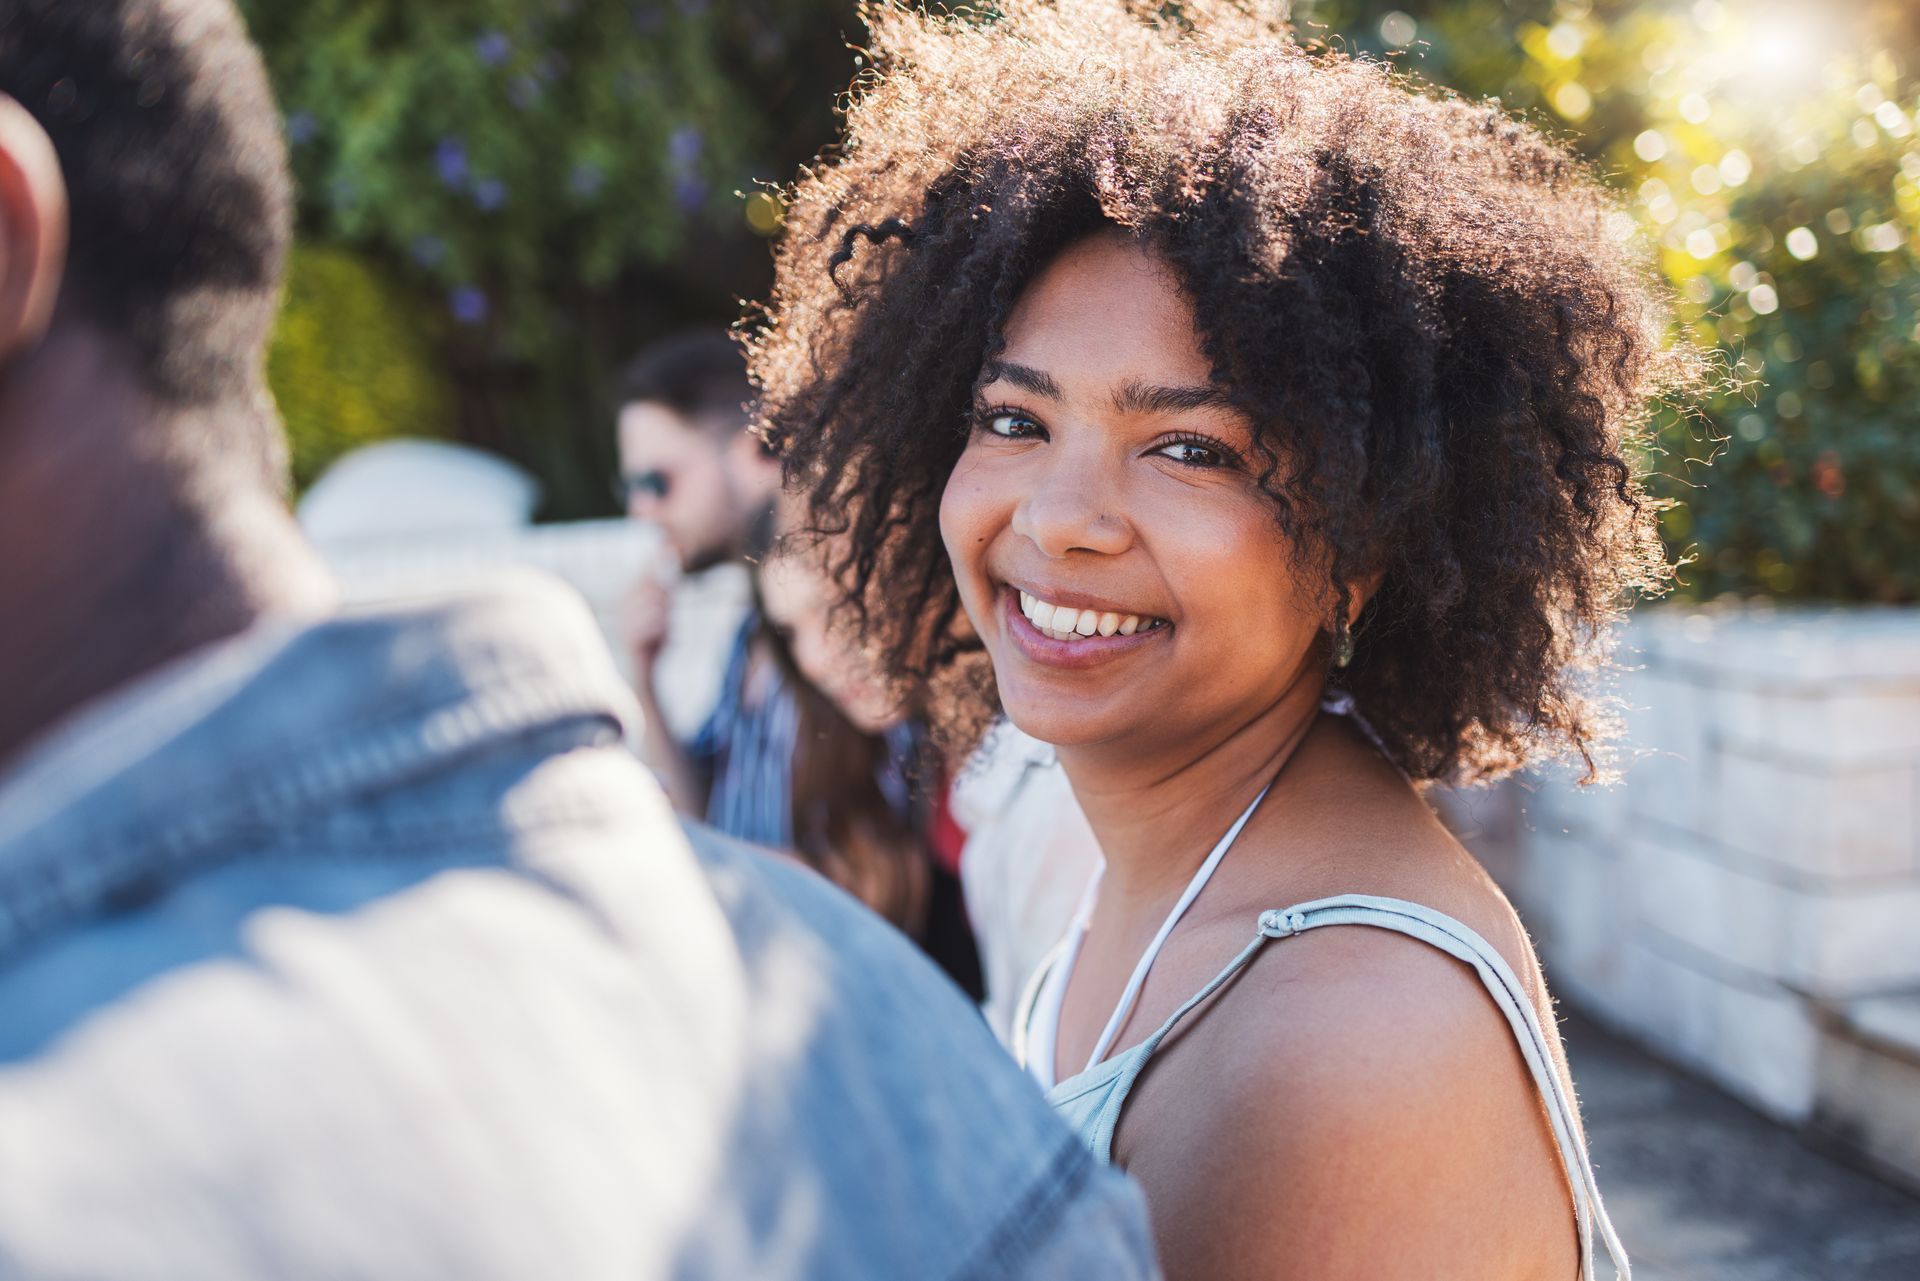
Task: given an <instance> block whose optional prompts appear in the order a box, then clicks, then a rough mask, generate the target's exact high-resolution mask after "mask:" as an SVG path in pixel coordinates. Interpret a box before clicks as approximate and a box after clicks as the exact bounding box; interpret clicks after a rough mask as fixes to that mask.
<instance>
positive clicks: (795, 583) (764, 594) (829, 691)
mask: <svg viewBox="0 0 1920 1281" xmlns="http://www.w3.org/2000/svg"><path fill="white" fill-rule="evenodd" d="M760 598H761V604H762V605H763V606H764V608H765V610H766V615H767V621H768V622H769V623H771V624H772V625H773V626H774V627H776V628H778V629H779V630H780V631H781V633H782V634H783V635H784V636H785V637H786V641H787V650H788V652H789V653H790V654H792V655H793V665H794V666H795V667H798V668H799V669H800V672H801V674H802V675H804V676H805V677H806V678H807V679H808V680H809V681H812V682H813V685H814V688H816V689H818V690H819V691H820V692H821V693H823V694H825V695H826V696H827V697H828V698H830V699H832V700H833V703H834V705H835V706H836V707H838V708H839V709H840V712H841V714H842V715H844V716H845V717H846V718H847V719H848V720H849V721H851V722H853V724H854V727H855V728H857V729H859V730H862V731H864V732H865V733H868V734H879V733H882V732H884V731H885V730H887V729H889V728H891V727H892V726H893V725H895V724H897V723H899V721H900V720H901V718H902V716H903V715H904V713H903V711H902V709H901V707H900V705H899V703H898V701H897V700H896V699H895V698H894V696H893V694H892V692H891V691H890V690H889V689H888V687H887V685H886V683H885V682H884V681H882V680H880V679H879V677H878V676H877V674H876V673H875V672H874V670H873V667H872V665H871V664H870V663H868V662H867V661H866V660H865V658H864V657H863V656H862V655H861V654H860V651H859V649H858V647H857V645H856V644H855V643H854V641H853V638H852V637H850V636H849V635H848V634H847V631H846V629H845V628H841V627H836V626H835V625H834V620H833V614H832V596H831V593H830V591H829V583H828V579H827V576H826V574H825V573H824V572H823V570H822V569H821V567H820V566H819V565H817V564H815V563H814V562H813V561H812V560H811V559H809V557H808V556H807V555H806V554H804V553H801V554H793V555H785V556H775V557H773V558H771V559H770V560H768V561H767V562H766V564H764V565H763V566H762V567H761V570H760Z"/></svg>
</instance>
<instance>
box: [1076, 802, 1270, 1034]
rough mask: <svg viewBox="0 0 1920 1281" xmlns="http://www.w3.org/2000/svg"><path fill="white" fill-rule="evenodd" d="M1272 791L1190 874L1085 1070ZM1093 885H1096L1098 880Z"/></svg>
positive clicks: (1248, 810) (1245, 813) (1243, 814)
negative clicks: (1241, 831) (1222, 860)
mask: <svg viewBox="0 0 1920 1281" xmlns="http://www.w3.org/2000/svg"><path fill="white" fill-rule="evenodd" d="M1276 777H1277V776H1276ZM1272 790H1273V781H1272V780H1268V782H1267V785H1266V786H1265V787H1263V788H1261V789H1260V795H1258V796H1256V797H1254V798H1253V803H1252V804H1251V805H1248V806H1247V808H1246V809H1244V810H1242V811H1241V813H1240V817H1239V818H1237V819H1235V820H1234V822H1233V826H1232V827H1229V828H1228V829H1227V834H1226V835H1225V836H1222V837H1221V838H1220V841H1219V843H1218V844H1216V845H1215V846H1214V847H1213V852H1212V853H1211V854H1208V855H1207V858H1206V861H1205V862H1204V863H1202V864H1200V870H1199V871H1197V872H1195V873H1194V874H1193V879H1192V880H1191V881H1188V882H1187V890H1186V893H1184V894H1182V895H1181V896H1180V901H1179V902H1177V903H1175V904H1174V905H1173V911H1172V912H1170V913H1168V915H1167V919H1166V920H1165V921H1164V922H1163V923H1162V924H1161V926H1160V932H1159V933H1158V934H1155V935H1154V936H1153V942H1151V943H1149V944H1147V950H1146V951H1144V952H1142V953H1141V954H1140V962H1139V964H1137V965H1135V966H1134V967H1133V976H1132V977H1131V978H1129V979H1128V980H1127V986H1126V989H1125V990H1124V991H1122V992H1121V993H1120V1004H1119V1005H1117V1006H1115V1007H1114V1011H1113V1017H1112V1018H1110V1019H1108V1020H1107V1027H1106V1030H1105V1031H1104V1032H1102V1033H1101V1034H1100V1039H1099V1040H1098V1041H1096V1042H1095V1043H1094V1046H1093V1053H1092V1054H1090V1055H1088V1056H1087V1067H1088V1068H1091V1067H1092V1066H1093V1065H1094V1064H1096V1063H1098V1062H1100V1060H1101V1059H1103V1058H1105V1057H1106V1053H1107V1050H1108V1048H1109V1047H1111V1046H1112V1045H1113V1042H1114V1038H1116V1037H1118V1036H1119V1035H1120V1029H1121V1028H1122V1027H1123V1026H1124V1025H1125V1024H1126V1021H1127V1019H1128V1017H1129V1016H1131V1015H1132V1013H1133V1007H1134V1006H1135V1005H1136V1004H1138V1003H1139V1000H1140V989H1141V988H1143V987H1145V986H1146V982H1147V971H1148V970H1150V969H1152V968H1153V962H1154V960H1155V959H1156V958H1157V957H1158V956H1159V955H1160V949H1161V947H1162V946H1163V945H1165V943H1166V941H1167V937H1168V936H1169V935H1171V934H1172V933H1173V927H1174V926H1175V925H1178V924H1179V923H1180V918H1181V917H1182V916H1185V915H1186V912H1187V909H1188V908H1189V907H1191V906H1193V901H1194V900H1195V899H1197V898H1199V897H1200V891H1201V890H1203V889H1205V888H1206V887H1207V882H1208V881H1209V880H1211V879H1213V870H1214V869H1215V868H1217V867H1219V866H1220V860H1221V859H1223V858H1225V857H1226V856H1227V850H1228V849H1229V848H1230V847H1231V846H1232V845H1233V842H1234V838H1235V837H1237V836H1239V835H1240V829H1241V828H1243V827H1245V826H1246V825H1247V820H1248V819H1250V818H1252V817H1253V812H1254V811H1255V810H1257V809H1259V808H1260V802H1261V801H1264V800H1266V799H1267V793H1268V792H1270V791H1272ZM1095 875H1096V877H1097V876H1098V873H1097V872H1096V873H1095ZM1095 884H1098V881H1097V880H1096V882H1095ZM1082 1070H1083V1071H1084V1070H1085V1069H1082Z"/></svg>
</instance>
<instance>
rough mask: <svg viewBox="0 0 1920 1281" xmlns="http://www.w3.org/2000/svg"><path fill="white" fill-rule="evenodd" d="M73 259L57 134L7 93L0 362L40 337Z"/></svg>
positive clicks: (2, 115)
mask: <svg viewBox="0 0 1920 1281" xmlns="http://www.w3.org/2000/svg"><path fill="white" fill-rule="evenodd" d="M66 263H67V184H66V181H65V180H64V179H63V178H62V177H61V176H60V160H59V158H58V157H57V156H56V155H55V154H54V150H53V140H52V139H50V138H48V137H47V133H46V130H44V129H42V128H41V127H40V122H39V121H37V120H35V119H34V118H33V117H32V116H31V115H29V114H28V113H27V109H26V108H25V107H22V106H21V105H20V104H19V103H17V102H15V101H14V100H13V99H12V98H9V97H7V96H6V95H5V94H0V363H4V362H6V361H9V360H11V359H13V358H14V357H15V356H17V355H19V354H20V353H21V352H23V351H25V350H26V349H28V348H29V347H32V346H33V345H34V344H36V343H38V342H39V341H40V339H41V338H43V337H44V336H45V335H46V332H47V326H48V325H49V324H50V323H51V322H52V320H53V304H54V300H55V299H56V298H57V297H59V294H60V278H61V275H62V274H63V273H64V271H65V270H66Z"/></svg>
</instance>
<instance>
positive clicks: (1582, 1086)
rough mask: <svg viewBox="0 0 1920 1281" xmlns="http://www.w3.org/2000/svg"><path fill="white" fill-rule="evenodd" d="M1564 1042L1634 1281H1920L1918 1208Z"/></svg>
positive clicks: (1754, 1118)
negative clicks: (1624, 1243)
mask: <svg viewBox="0 0 1920 1281" xmlns="http://www.w3.org/2000/svg"><path fill="white" fill-rule="evenodd" d="M1565 1032H1566V1036H1567V1049H1568V1054H1569V1056H1570V1058H1571V1060H1572V1063H1573V1075H1574V1080H1575V1082H1576V1083H1577V1085H1578V1088H1579V1091H1580V1098H1581V1104H1582V1110H1583V1112H1584V1115H1585V1117H1586V1122H1587V1132H1588V1134H1589V1135H1591V1136H1592V1142H1593V1157H1594V1165H1595V1166H1596V1168H1597V1171H1598V1174H1599V1177H1600V1189H1601V1192H1602V1193H1603V1194H1604V1195H1605V1196H1606V1198H1607V1208H1608V1209H1609V1210H1611V1211H1612V1213H1613V1219H1614V1224H1615V1226H1617V1227H1618V1228H1619V1229H1620V1235H1621V1238H1622V1239H1623V1240H1624V1241H1625V1242H1626V1245H1627V1250H1628V1252H1629V1254H1630V1255H1631V1256H1632V1259H1633V1275H1634V1281H1920V1199H1916V1198H1915V1197H1913V1196H1910V1195H1908V1194H1907V1193H1904V1192H1901V1191H1898V1190H1896V1189H1894V1188H1892V1187H1889V1186H1888V1185H1887V1184H1885V1183H1881V1182H1879V1181H1877V1180H1875V1179H1873V1178H1871V1177H1869V1176H1868V1175H1865V1174H1861V1173H1859V1172H1857V1171H1855V1170H1853V1169H1850V1168H1848V1167H1847V1166H1844V1165H1841V1164H1839V1163H1838V1162H1836V1161H1834V1160H1832V1159H1831V1158H1829V1157H1827V1156H1824V1155H1822V1154H1821V1153H1819V1152H1817V1151H1814V1150H1813V1149H1812V1148H1810V1147H1808V1146H1807V1145H1806V1144H1805V1143H1803V1142H1802V1141H1801V1140H1800V1139H1799V1138H1798V1137H1797V1136H1795V1135H1794V1134H1792V1133H1790V1132H1788V1131H1786V1130H1783V1129H1781V1128H1780V1127H1778V1126H1776V1125H1773V1124H1772V1123H1771V1122H1768V1121H1766V1120H1765V1119H1763V1118H1761V1117H1760V1116H1759V1115H1758V1114H1757V1113H1754V1112H1751V1111H1749V1110H1747V1109H1746V1108H1744V1107H1742V1106H1741V1105H1740V1104H1738V1103H1735V1102H1733V1101H1732V1100H1731V1099H1729V1098H1728V1097H1727V1096H1725V1095H1724V1094H1721V1093H1720V1092H1718V1091H1717V1090H1715V1089H1713V1088H1712V1087H1710V1086H1708V1085H1705V1084H1702V1083H1701V1082H1700V1081H1698V1080H1695V1079H1694V1078H1692V1077H1689V1076H1687V1075H1685V1074H1683V1073H1680V1072H1677V1071H1675V1070H1674V1069H1672V1068H1669V1067H1667V1066H1665V1065H1663V1064H1661V1063H1659V1062H1657V1061H1655V1060H1654V1059H1652V1058H1649V1057H1648V1056H1647V1055H1645V1054H1643V1053H1641V1052H1640V1051H1639V1050H1637V1049H1635V1048H1633V1047H1632V1046H1630V1045H1628V1044H1626V1043H1625V1042H1622V1041H1618V1040H1615V1039H1614V1038H1612V1037H1611V1036H1609V1035H1607V1034H1606V1033H1605V1032H1602V1031H1601V1030H1600V1029H1598V1028H1596V1027H1595V1026H1593V1025H1592V1024H1591V1023H1587V1022H1585V1021H1583V1020H1581V1019H1578V1018H1573V1019H1570V1020H1569V1021H1568V1022H1567V1023H1566V1024H1565ZM1600 1275H1601V1276H1602V1277H1605V1276H1607V1275H1608V1274H1607V1271H1606V1269H1605V1268H1604V1266H1603V1267H1602V1268H1601V1269H1600Z"/></svg>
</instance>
